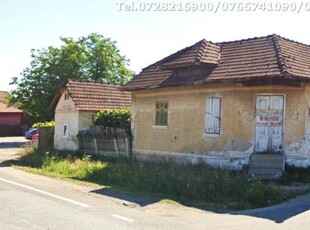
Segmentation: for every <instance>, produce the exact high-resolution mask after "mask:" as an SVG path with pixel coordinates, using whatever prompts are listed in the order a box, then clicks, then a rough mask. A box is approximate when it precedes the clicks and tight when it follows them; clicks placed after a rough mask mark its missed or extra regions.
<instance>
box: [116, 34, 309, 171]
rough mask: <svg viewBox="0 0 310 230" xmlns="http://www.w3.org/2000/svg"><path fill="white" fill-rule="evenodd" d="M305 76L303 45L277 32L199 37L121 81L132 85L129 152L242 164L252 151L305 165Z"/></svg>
mask: <svg viewBox="0 0 310 230" xmlns="http://www.w3.org/2000/svg"><path fill="white" fill-rule="evenodd" d="M309 81H310V46H308V45H305V44H302V43H299V42H295V41H292V40H288V39H286V38H283V37H280V36H278V35H270V36H266V37H259V38H251V39H245V40H240V41H232V42H222V43H212V42H208V41H206V40H202V41H199V42H198V43H196V44H194V45H192V46H190V47H187V48H185V49H183V50H180V51H178V52H176V53H174V54H172V55H170V56H168V57H166V58H164V59H162V60H160V61H158V62H156V63H154V64H152V65H150V66H148V67H146V68H144V69H143V70H142V72H141V73H140V74H139V75H137V76H136V77H134V78H133V79H132V80H131V81H130V82H129V83H127V84H126V85H125V86H124V87H123V88H122V89H123V90H126V91H131V92H132V132H133V150H132V151H133V155H134V156H135V157H136V158H138V159H144V160H160V159H165V160H171V161H177V162H191V163H207V164H209V165H212V166H217V167H228V168H233V169H241V168H243V167H245V166H247V165H248V164H249V161H250V159H251V155H252V156H253V155H255V154H256V153H261V155H265V159H264V160H263V161H262V162H261V163H262V164H268V162H269V159H272V157H273V156H275V155H277V154H273V153H279V156H281V159H283V160H284V159H285V160H286V162H287V163H288V164H290V165H295V166H299V167H307V166H310V82H309ZM267 153H268V154H267ZM281 164H282V165H281V166H280V167H283V162H282V163H281ZM281 170H283V169H281Z"/></svg>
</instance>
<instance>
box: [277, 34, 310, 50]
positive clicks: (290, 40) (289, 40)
mask: <svg viewBox="0 0 310 230" xmlns="http://www.w3.org/2000/svg"><path fill="white" fill-rule="evenodd" d="M274 36H276V37H277V38H281V39H284V40H285V41H287V42H293V43H295V44H298V45H303V46H306V47H309V48H310V44H306V43H302V42H299V41H296V40H293V39H289V38H286V37H282V36H280V35H278V34H274Z"/></svg>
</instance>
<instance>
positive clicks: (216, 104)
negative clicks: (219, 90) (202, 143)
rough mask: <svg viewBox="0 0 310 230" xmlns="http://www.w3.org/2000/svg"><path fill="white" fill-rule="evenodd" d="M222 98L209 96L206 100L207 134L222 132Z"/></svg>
mask: <svg viewBox="0 0 310 230" xmlns="http://www.w3.org/2000/svg"><path fill="white" fill-rule="evenodd" d="M221 117H222V99H221V98H220V97H208V98H207V100H206V114H205V134H206V135H220V134H221Z"/></svg>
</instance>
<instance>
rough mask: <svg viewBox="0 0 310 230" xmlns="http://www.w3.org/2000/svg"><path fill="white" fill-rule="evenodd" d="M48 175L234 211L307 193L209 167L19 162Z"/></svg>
mask: <svg viewBox="0 0 310 230" xmlns="http://www.w3.org/2000/svg"><path fill="white" fill-rule="evenodd" d="M14 164H18V165H20V166H24V167H31V168H34V169H35V171H36V172H39V173H40V174H45V175H51V174H52V175H53V176H55V175H56V176H59V177H62V178H73V179H77V180H81V181H87V182H92V183H96V184H99V185H104V186H111V187H117V188H121V189H122V190H126V191H129V192H134V193H135V194H153V195H156V196H160V197H161V198H164V199H172V200H175V201H177V202H181V203H184V204H189V205H192V204H195V205H196V206H197V204H198V206H199V205H203V204H217V205H220V206H225V207H228V208H231V209H246V208H257V207H263V206H267V205H272V204H275V203H278V202H281V201H283V200H286V199H289V198H291V197H293V196H295V195H297V194H301V193H304V192H305V191H303V190H299V191H284V190H281V189H280V183H278V182H273V181H264V180H261V179H259V178H257V177H253V176H249V175H248V173H247V172H245V171H243V172H236V171H228V170H220V169H213V168H209V167H207V166H205V165H195V166H192V165H176V164H172V163H151V162H139V161H135V160H125V159H119V160H116V159H109V158H103V157H98V156H97V157H96V156H93V157H91V156H89V155H85V154H82V153H74V154H73V153H72V152H59V151H58V152H56V151H51V152H42V151H39V150H38V149H36V148H31V149H28V151H26V152H24V153H23V154H22V157H21V160H20V161H18V162H15V163H14Z"/></svg>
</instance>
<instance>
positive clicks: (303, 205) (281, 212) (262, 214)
mask: <svg viewBox="0 0 310 230" xmlns="http://www.w3.org/2000/svg"><path fill="white" fill-rule="evenodd" d="M308 210H310V194H308V195H304V196H299V197H296V198H294V199H291V200H290V201H287V202H285V203H281V204H278V205H275V206H271V207H266V208H259V209H252V210H244V211H238V212H232V213H231V214H233V215H246V216H252V217H258V218H263V219H268V220H272V221H274V222H276V223H282V222H284V221H286V220H287V219H290V218H292V217H294V216H297V215H299V214H301V213H303V212H306V211H308Z"/></svg>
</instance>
